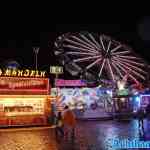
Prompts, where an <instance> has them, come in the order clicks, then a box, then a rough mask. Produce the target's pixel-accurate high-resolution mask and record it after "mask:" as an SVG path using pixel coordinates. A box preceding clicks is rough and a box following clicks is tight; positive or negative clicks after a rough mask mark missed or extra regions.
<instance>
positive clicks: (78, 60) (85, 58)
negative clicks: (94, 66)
mask: <svg viewBox="0 0 150 150" xmlns="http://www.w3.org/2000/svg"><path fill="white" fill-rule="evenodd" d="M100 57H101V56H93V57H84V58H79V59H75V60H73V62H84V61H88V60H91V59H95V58H100Z"/></svg>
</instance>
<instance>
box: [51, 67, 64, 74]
mask: <svg viewBox="0 0 150 150" xmlns="http://www.w3.org/2000/svg"><path fill="white" fill-rule="evenodd" d="M50 73H52V74H63V67H60V66H50Z"/></svg>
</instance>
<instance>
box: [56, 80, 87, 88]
mask: <svg viewBox="0 0 150 150" xmlns="http://www.w3.org/2000/svg"><path fill="white" fill-rule="evenodd" d="M55 86H58V87H59V86H87V84H86V83H85V82H84V81H83V80H63V79H56V80H55Z"/></svg>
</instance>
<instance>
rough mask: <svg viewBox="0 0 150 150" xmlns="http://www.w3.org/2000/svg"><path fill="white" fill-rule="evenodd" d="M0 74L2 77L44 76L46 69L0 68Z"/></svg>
mask: <svg viewBox="0 0 150 150" xmlns="http://www.w3.org/2000/svg"><path fill="white" fill-rule="evenodd" d="M0 76H4V77H31V78H32V77H35V78H38V77H42V78H43V77H45V76H46V71H39V70H29V69H25V70H17V69H6V70H2V69H0Z"/></svg>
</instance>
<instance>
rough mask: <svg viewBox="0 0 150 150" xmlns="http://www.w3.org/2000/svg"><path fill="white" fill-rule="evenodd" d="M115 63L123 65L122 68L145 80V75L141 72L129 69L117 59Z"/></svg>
mask: <svg viewBox="0 0 150 150" xmlns="http://www.w3.org/2000/svg"><path fill="white" fill-rule="evenodd" d="M117 63H119V64H120V65H121V66H123V67H124V68H126V69H127V70H130V71H131V72H132V73H134V74H135V75H136V76H139V77H140V78H142V79H143V80H145V77H144V76H143V75H141V74H139V73H138V72H136V71H134V70H133V69H132V70H131V68H129V67H127V66H126V65H124V64H122V62H120V61H119V60H118V61H117Z"/></svg>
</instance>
